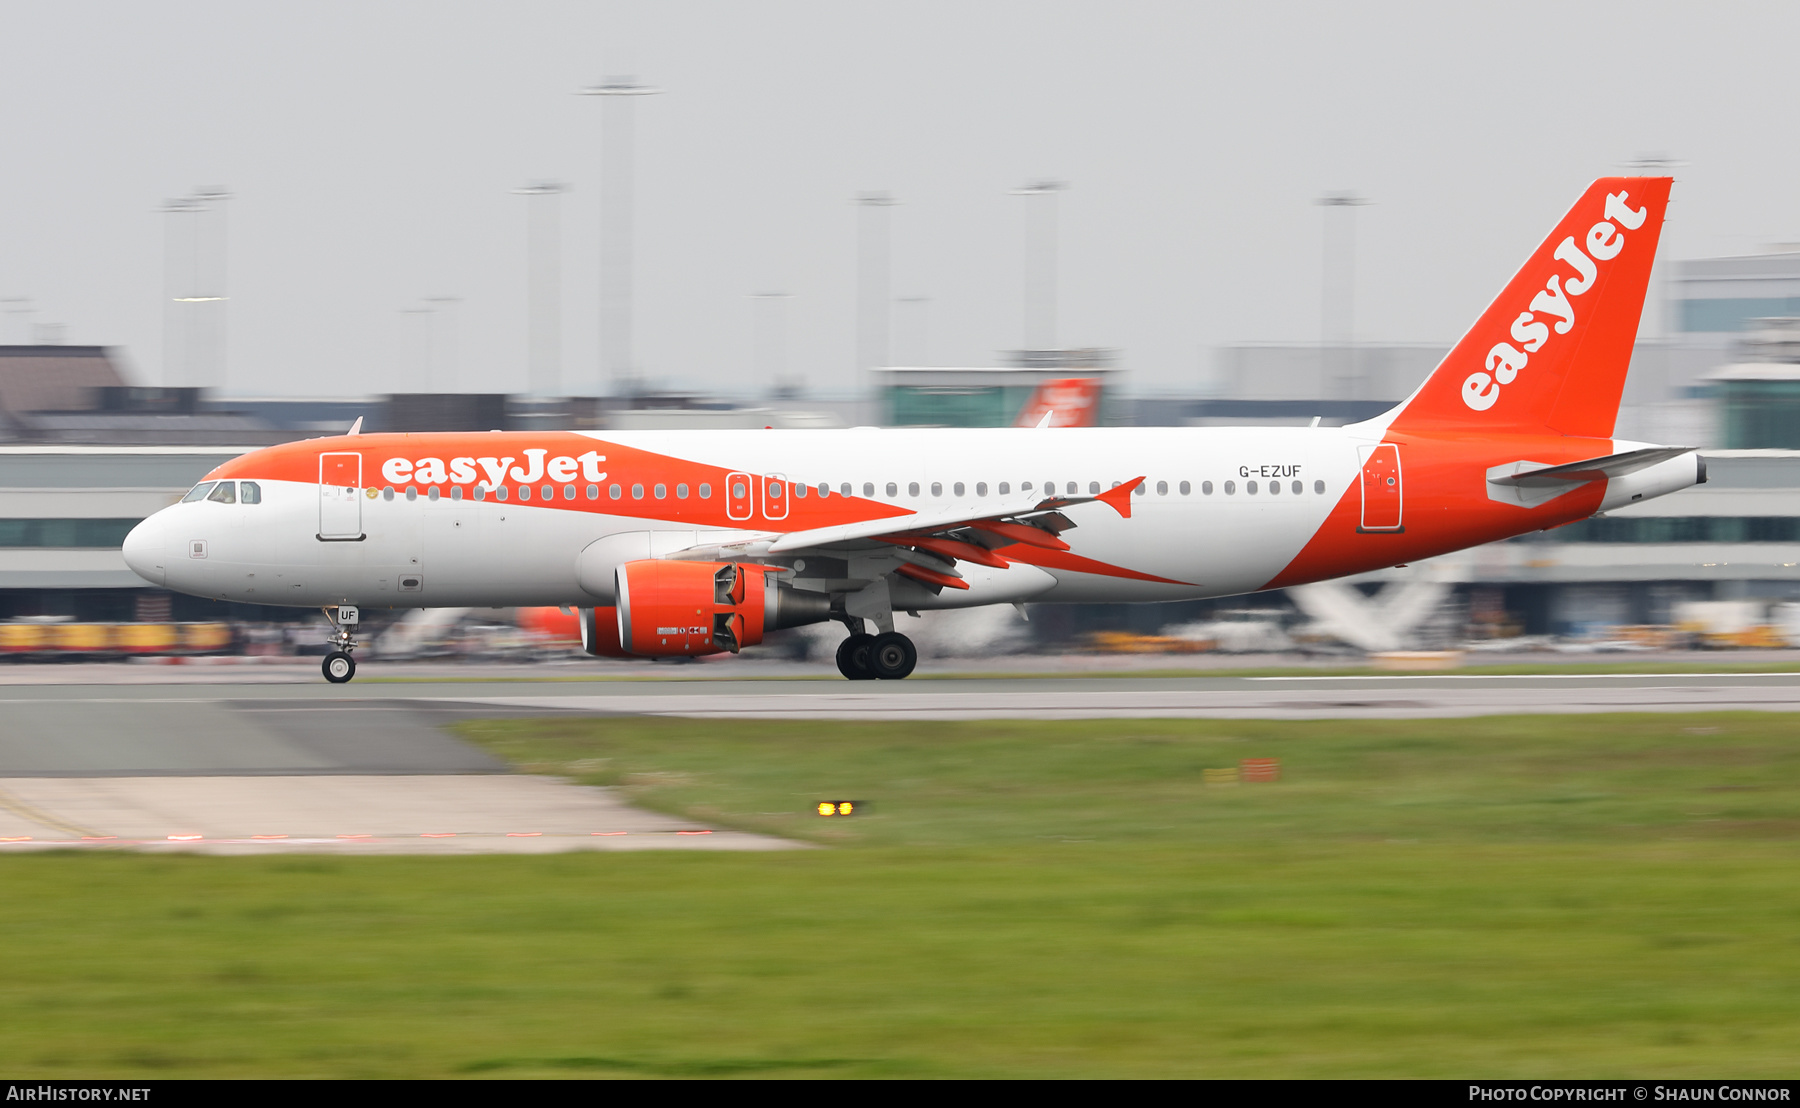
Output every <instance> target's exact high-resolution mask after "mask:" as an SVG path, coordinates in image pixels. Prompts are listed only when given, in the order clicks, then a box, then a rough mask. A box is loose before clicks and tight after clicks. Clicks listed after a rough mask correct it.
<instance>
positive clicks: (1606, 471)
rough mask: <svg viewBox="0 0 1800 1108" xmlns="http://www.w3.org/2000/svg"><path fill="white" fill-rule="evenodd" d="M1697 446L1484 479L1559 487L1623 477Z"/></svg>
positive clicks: (1651, 450) (1610, 456) (1664, 448)
mask: <svg viewBox="0 0 1800 1108" xmlns="http://www.w3.org/2000/svg"><path fill="white" fill-rule="evenodd" d="M1697 449H1699V448H1698V447H1694V446H1653V447H1649V448H1647V449H1644V450H1628V451H1626V452H1625V453H1623V454H1608V455H1606V456H1605V457H1601V458H1587V459H1584V460H1582V461H1579V462H1569V463H1567V464H1565V465H1559V466H1543V467H1542V468H1539V469H1528V470H1525V471H1524V472H1522V473H1514V474H1511V475H1509V476H1500V477H1489V478H1488V480H1489V481H1490V482H1492V483H1493V484H1496V485H1516V486H1518V487H1519V488H1526V489H1550V488H1558V489H1560V488H1566V487H1567V486H1569V485H1570V484H1580V483H1582V482H1584V481H1598V480H1600V479H1601V478H1603V477H1623V476H1625V475H1626V474H1627V473H1636V472H1637V471H1638V470H1640V469H1649V468H1650V467H1651V466H1653V465H1656V464H1657V463H1658V462H1666V461H1668V460H1669V459H1670V458H1679V457H1680V456H1681V455H1683V454H1688V453H1691V452H1693V451H1695V450H1697Z"/></svg>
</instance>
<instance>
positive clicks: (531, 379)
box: [513, 181, 569, 396]
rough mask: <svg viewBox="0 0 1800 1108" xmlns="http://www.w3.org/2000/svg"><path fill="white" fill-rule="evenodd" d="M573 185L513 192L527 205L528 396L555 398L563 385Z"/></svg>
mask: <svg viewBox="0 0 1800 1108" xmlns="http://www.w3.org/2000/svg"><path fill="white" fill-rule="evenodd" d="M568 191H569V186H568V185H566V184H563V183H562V182H561V181H533V182H532V183H531V184H529V185H526V186H525V187H523V188H516V189H514V190H513V193H514V194H515V195H518V196H525V197H529V198H530V199H528V200H527V201H526V205H527V207H528V209H529V210H528V211H527V212H526V232H525V235H526V242H525V254H526V261H525V266H526V270H525V272H526V281H525V294H526V301H527V308H526V310H527V315H528V325H527V345H526V355H527V356H526V373H527V377H526V382H527V388H526V391H528V392H530V393H531V394H532V395H534V396H551V395H553V394H555V392H556V390H557V389H558V388H559V387H560V386H561V382H562V226H561V223H562V220H561V214H562V213H561V212H560V210H559V209H560V207H561V200H560V199H559V198H560V197H561V196H562V194H563V193H565V192H568Z"/></svg>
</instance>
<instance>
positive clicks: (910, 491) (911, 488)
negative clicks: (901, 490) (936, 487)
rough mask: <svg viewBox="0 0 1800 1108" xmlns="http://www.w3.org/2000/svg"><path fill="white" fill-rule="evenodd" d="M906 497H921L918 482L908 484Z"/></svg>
mask: <svg viewBox="0 0 1800 1108" xmlns="http://www.w3.org/2000/svg"><path fill="white" fill-rule="evenodd" d="M906 495H908V496H917V495H919V483H918V482H917V481H913V482H910V483H908V484H907V486H906Z"/></svg>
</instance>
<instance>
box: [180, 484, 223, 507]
mask: <svg viewBox="0 0 1800 1108" xmlns="http://www.w3.org/2000/svg"><path fill="white" fill-rule="evenodd" d="M216 484H218V482H217V481H202V482H200V483H199V484H198V485H195V486H194V487H193V489H192V490H191V491H190V492H189V493H188V494H187V495H186V496H184V497H182V498H181V502H182V503H183V504H192V503H193V502H194V501H196V500H205V499H206V494H207V493H209V492H211V491H212V487H213V486H214V485H216Z"/></svg>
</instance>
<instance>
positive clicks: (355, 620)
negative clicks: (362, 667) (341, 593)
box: [319, 604, 362, 685]
mask: <svg viewBox="0 0 1800 1108" xmlns="http://www.w3.org/2000/svg"><path fill="white" fill-rule="evenodd" d="M325 618H326V619H328V620H330V621H331V638H330V639H329V640H328V641H329V642H330V643H331V645H332V646H333V647H334V648H335V649H333V650H332V652H331V653H329V654H327V655H325V660H324V662H322V663H320V665H319V670H320V672H322V673H324V674H325V680H327V681H329V682H331V683H332V684H334V685H342V684H343V683H344V682H346V681H348V680H350V679H351V678H352V677H355V676H356V659H355V658H352V657H351V656H350V652H351V651H353V650H355V649H356V628H357V626H358V624H360V623H361V621H362V613H361V612H358V611H357V610H356V606H355V605H353V604H339V605H338V606H337V609H336V610H335V611H334V610H333V609H331V608H327V609H325Z"/></svg>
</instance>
